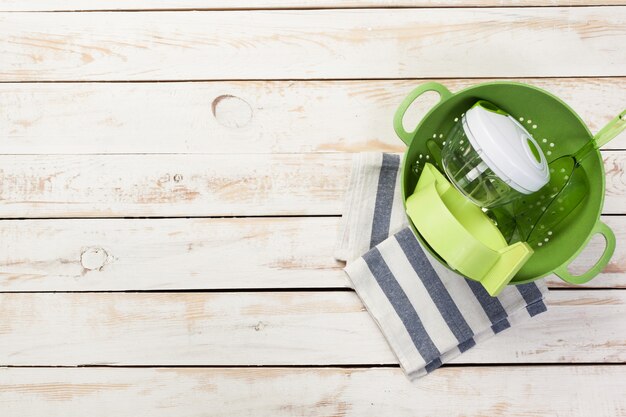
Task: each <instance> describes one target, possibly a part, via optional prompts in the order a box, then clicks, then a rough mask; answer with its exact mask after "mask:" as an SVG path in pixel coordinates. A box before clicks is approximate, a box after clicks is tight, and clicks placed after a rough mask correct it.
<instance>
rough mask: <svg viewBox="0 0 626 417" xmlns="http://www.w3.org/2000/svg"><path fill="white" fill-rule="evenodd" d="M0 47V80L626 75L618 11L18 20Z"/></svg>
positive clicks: (623, 17) (4, 23) (36, 16)
mask: <svg viewBox="0 0 626 417" xmlns="http://www.w3.org/2000/svg"><path fill="white" fill-rule="evenodd" d="M182 28H184V29H182ZM0 39H4V41H3V42H2V43H0V55H1V56H4V57H10V59H2V60H0V80H1V81H42V80H49V81H64V80H208V79H212V80H217V79H229V80H233V79H235V80H236V79H293V78H298V79H310V78H314V79H320V78H347V79H359V78H408V77H410V78H413V77H437V78H441V77H531V76H559V77H564V76H624V75H626V54H624V53H623V50H622V45H623V44H624V43H625V42H626V7H619V6H618V7H610V6H607V7H575V8H552V7H550V8H513V9H511V8H501V9H498V8H493V9H491V8H486V9H480V8H477V9H457V8H443V9H406V10H405V9H389V10H384V11H381V10H375V9H374V10H366V9H360V10H305V11H293V10H288V11H251V12H245V11H243V12H241V11H234V12H228V11H223V12H195V13H189V12H145V13H98V12H93V13H63V12H61V13H19V12H17V13H2V14H0ZM470 51H471V53H470ZM460 57H462V61H458V63H457V64H456V65H455V64H454V62H455V60H458V59H459V58H460ZM461 62H462V63H461Z"/></svg>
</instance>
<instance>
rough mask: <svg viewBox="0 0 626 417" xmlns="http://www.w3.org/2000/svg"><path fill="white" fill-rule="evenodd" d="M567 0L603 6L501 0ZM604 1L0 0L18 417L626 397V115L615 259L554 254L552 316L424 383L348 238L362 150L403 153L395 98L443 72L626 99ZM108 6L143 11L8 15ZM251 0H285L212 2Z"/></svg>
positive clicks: (558, 407) (9, 372)
mask: <svg viewBox="0 0 626 417" xmlns="http://www.w3.org/2000/svg"><path fill="white" fill-rule="evenodd" d="M569 4H573V5H577V6H580V5H598V6H602V7H574V8H566V7H539V8H534V7H533V8H525V7H510V6H564V5H569ZM608 5H626V2H624V1H622V0H605V1H596V0H551V1H549V2H543V1H540V0H514V1H511V2H506V3H504V2H501V1H500V0H464V1H462V2H457V1H453V0H389V1H387V0H339V1H337V2H330V1H327V0H319V1H315V0H262V1H259V2H251V1H250V0H236V1H224V0H178V1H175V2H174V1H172V0H152V1H150V2H148V1H146V0H125V1H120V0H108V1H106V2H103V1H102V0H93V1H85V0H66V1H59V0H30V1H17V0H0V81H2V82H1V83H0V155H1V156H0V219H9V218H10V219H15V220H0V366H2V365H5V366H6V365H10V367H9V368H1V367H0V410H2V411H1V413H2V416H4V415H7V416H11V417H13V416H19V417H29V416H33V417H39V416H46V417H49V416H63V417H72V416H79V415H80V416H84V415H90V416H96V417H97V416H107V417H109V416H113V415H114V416H138V415H149V416H155V417H158V416H164V415H168V416H170V415H176V416H182V417H187V416H200V415H202V416H206V415H220V416H222V415H229V416H231V415H232V416H243V415H254V416H261V415H272V416H289V415H313V416H317V415H319V416H322V415H324V416H326V415H333V416H348V415H350V416H351V415H354V416H362V415H375V416H381V415H400V416H402V415H408V416H414V415H415V413H416V412H418V413H421V414H425V415H433V416H438V415H442V416H450V415H459V416H461V415H462V416H489V417H491V416H507V417H508V416H524V417H528V416H532V415H563V416H584V417H588V416H594V417H595V416H600V417H604V416H621V415H623V414H624V412H625V410H626V396H625V395H624V392H626V385H625V383H624V381H625V380H626V378H625V377H626V371H625V367H624V366H623V365H620V364H623V363H624V361H625V360H626V356H625V355H626V327H625V324H624V323H625V322H624V320H623V317H624V313H625V310H626V292H624V290H619V289H617V288H620V287H624V285H625V282H626V281H625V280H624V277H625V271H626V266H625V265H626V252H625V251H626V249H625V248H626V246H624V245H623V244H622V242H623V240H624V238H625V237H624V233H626V224H624V222H625V221H626V217H623V216H622V215H624V214H626V212H625V211H624V210H625V207H626V197H625V196H626V177H625V175H624V166H625V165H626V159H625V158H626V152H623V151H621V150H624V149H626V142H625V140H626V137H624V136H622V137H621V138H619V139H616V140H615V141H614V142H611V143H610V144H609V146H607V147H606V150H605V152H604V153H603V155H604V158H605V166H606V168H607V198H606V204H605V213H607V214H613V215H612V216H605V218H604V220H605V221H606V222H607V223H608V224H609V225H610V226H611V227H613V229H614V230H616V234H617V239H618V246H617V250H616V255H615V257H614V259H613V260H612V262H611V263H610V264H609V266H608V267H607V268H606V269H605V271H604V273H603V274H602V275H601V276H600V277H599V278H598V279H596V280H594V281H592V282H591V283H589V284H587V285H586V286H584V287H582V288H577V289H572V287H571V286H567V285H564V284H562V283H560V281H559V280H557V279H556V278H555V277H550V278H549V279H548V282H549V285H550V286H552V287H556V286H560V287H561V288H559V289H558V290H554V291H552V292H551V293H550V294H549V296H548V301H547V302H548V304H549V312H548V313H546V314H544V315H541V316H539V317H537V318H535V319H533V320H529V321H528V322H527V323H525V324H524V325H522V326H519V327H516V328H514V329H510V330H508V331H506V332H503V333H502V334H500V335H498V337H495V338H492V339H491V340H490V341H488V342H486V343H484V344H480V345H479V346H477V347H475V348H474V349H472V350H471V351H469V352H467V353H466V354H464V355H462V356H461V357H460V358H458V359H457V360H456V361H455V362H454V363H453V364H451V365H449V366H447V367H444V368H443V369H440V370H438V371H437V372H435V373H434V374H432V375H430V376H428V377H427V378H425V379H422V380H420V381H419V382H418V383H417V384H416V385H411V384H409V383H408V382H407V380H406V379H405V377H404V376H403V375H402V373H401V372H400V370H399V369H398V368H397V367H395V366H394V364H395V363H396V361H395V358H394V356H393V354H392V353H391V352H390V350H389V348H388V346H387V344H386V342H385V341H384V339H383V338H382V336H381V334H380V332H379V330H378V329H377V327H376V325H375V324H374V322H373V321H372V319H371V318H370V316H369V315H368V314H367V312H366V311H365V310H364V309H363V306H362V304H361V303H360V301H359V300H358V298H357V296H356V295H355V294H354V293H353V292H352V291H349V290H346V288H347V286H348V284H347V282H346V279H345V276H344V274H343V272H342V270H341V268H342V265H341V264H340V263H338V262H336V261H335V260H334V259H333V257H332V246H333V243H334V236H335V232H336V230H337V228H338V222H339V218H338V217H337V216H338V215H339V214H340V213H341V204H342V199H343V194H344V192H345V186H346V183H347V175H348V171H349V161H350V157H351V155H350V154H351V153H354V152H361V151H388V152H402V150H403V147H402V146H401V144H400V143H399V141H398V140H397V139H396V137H395V134H394V133H393V132H392V130H391V122H390V121H391V117H392V114H393V112H394V111H395V108H396V106H397V105H398V103H399V102H400V100H401V99H402V98H403V97H404V96H405V95H406V93H407V92H408V91H410V90H411V88H412V87H413V86H415V85H417V84H419V83H421V82H424V81H425V79H426V78H429V77H430V78H436V79H439V80H440V81H441V82H442V83H444V84H446V85H447V86H449V87H450V89H451V90H452V91H457V90H459V89H461V88H463V87H465V86H468V85H471V84H473V83H475V82H479V81H482V80H483V79H488V78H492V77H496V78H511V77H535V78H532V79H527V80H526V81H528V82H530V83H532V84H536V85H538V86H541V87H544V88H546V89H548V90H549V91H552V92H554V93H555V94H557V95H558V96H559V97H561V98H563V99H564V100H565V101H566V102H568V103H569V104H571V105H572V106H573V107H574V109H575V110H577V111H578V112H579V113H580V114H581V116H582V117H583V119H584V120H585V121H586V122H587V123H588V124H589V126H590V128H591V130H592V131H597V130H598V129H599V128H600V127H601V126H602V125H603V124H604V123H606V122H607V121H608V120H609V119H610V118H612V117H613V116H614V115H615V114H616V113H617V112H619V111H621V110H622V109H623V108H624V105H625V104H626V103H625V102H624V98H625V97H626V82H625V80H626V78H624V77H625V76H626V55H625V54H623V53H622V45H624V41H625V40H626V7H609V6H608ZM406 6H413V7H418V8H409V9H398V8H403V7H406ZM428 6H440V7H441V8H437V9H432V8H421V7H428ZM463 6H464V7H463ZM492 6H496V7H495V8H494V7H492ZM370 7H381V8H379V9H370V10H366V9H364V8H370ZM382 7H392V8H396V9H385V8H382ZM103 8H104V9H106V10H122V9H126V10H139V12H132V13H124V12H111V13H108V12H107V13H100V12H89V13H86V12H85V13H79V12H71V13H64V12H61V13H40V12H35V13H19V12H18V13H14V12H13V11H16V10H30V11H33V10H34V11H42V10H47V11H55V10H101V9H103ZM249 8H252V9H272V8H279V9H286V10H274V11H272V10H265V11H261V10H240V11H236V12H228V11H207V9H249ZM335 8H339V10H333V9H335ZM342 8H347V10H341V9H342ZM352 8H355V9H352ZM145 9H151V10H170V9H176V10H177V11H163V12H146V11H145ZM191 9H205V11H202V12H192V11H184V10H191ZM295 9H298V10H295ZM302 9H306V10H302ZM318 9H319V10H318ZM321 9H328V10H321ZM141 10H143V11H141ZM446 77H463V78H462V79H456V78H452V79H447V78H446ZM550 77H552V78H550ZM555 77H558V78H555ZM564 77H569V78H564ZM572 77H578V78H572ZM337 78H339V79H337ZM364 78H366V79H364ZM372 78H374V80H372ZM477 78H480V80H479V79H477ZM298 79H299V80H300V81H298ZM95 80H102V81H120V82H114V83H110V82H90V81H95ZM133 80H134V81H158V80H160V81H172V82H165V83H156V82H146V83H143V82H142V83H138V82H127V81H133ZM198 80H202V81H199V82H196V81H198ZM228 80H231V81H228ZM232 80H235V81H232ZM237 80H239V81H237ZM280 80H283V81H280ZM39 81H47V82H46V83H39ZM49 81H52V82H49ZM59 81H68V82H59ZM77 81H81V82H77ZM82 81H86V82H82ZM189 81H194V82H189ZM431 104H432V102H429V101H428V100H426V101H424V102H420V103H419V105H418V106H417V108H416V109H415V110H416V111H415V113H421V114H423V113H424V112H425V110H426V109H427V108H428V107H429V106H430V105H431ZM414 116H415V115H414ZM321 214H325V215H332V216H333V217H319V215H321ZM268 215H271V216H276V215H278V216H285V215H290V216H296V217H277V218H268V217H263V216H268ZM301 215H308V216H315V217H297V216H301ZM129 216H139V217H141V216H155V217H172V216H175V217H178V218H154V219H139V218H124V217H129ZM186 216H200V217H201V216H254V217H242V218H185V217H186ZM258 216H261V217H258ZM66 217H72V219H64V218H66ZM92 217H119V218H110V219H109V218H99V219H94V218H92ZM23 218H25V219H26V220H18V219H23ZM32 218H40V219H37V220H35V219H32ZM602 246H603V245H602V243H601V242H597V241H594V243H593V244H592V245H591V246H590V249H589V251H588V252H586V253H584V254H583V255H582V256H581V260H580V262H579V263H578V266H577V267H576V269H575V270H576V271H577V272H581V271H582V270H583V266H584V265H588V264H590V263H591V262H592V261H593V259H594V258H595V257H597V256H598V254H599V252H600V250H601V248H602ZM298 288H311V289H314V290H309V291H297V290H296V289H298ZM613 288H614V289H613ZM260 289H264V291H258V290H260ZM273 289H276V290H280V291H272V290H273ZM286 289H289V290H286ZM112 290H113V291H116V292H107V291H112ZM144 290H159V292H144ZM174 290H177V291H174ZM188 290H196V291H188ZM203 290H212V291H210V292H206V291H203ZM226 290H228V291H226ZM242 290H243V291H242ZM15 291H18V292H15ZM19 291H22V292H21V293H20V292H19ZM54 291H80V292H77V293H72V292H69V293H68V292H64V293H63V292H62V293H54ZM83 291H87V292H83ZM603 363H606V365H601V364H603ZM356 364H358V365H360V366H361V368H350V366H351V365H356ZM505 364H506V365H505ZM529 364H532V365H533V366H526V365H529ZM542 364H550V366H543V365H542ZM591 364H593V365H591ZM609 364H610V365H609ZM63 365H67V366H72V367H73V366H76V365H87V367H77V368H59V367H58V366H63ZM94 365H96V366H98V367H93V366H94ZM137 365H140V366H142V367H141V368H134V367H133V366H137ZM187 365H191V366H193V367H191V368H180V367H178V366H187ZM244 365H254V366H253V367H241V366H244ZM272 365H273V366H282V365H287V366H289V367H287V368H276V367H271V366H272ZM311 365H314V367H306V366H311ZM338 365H339V366H340V367H337V366H338ZM380 365H383V366H382V367H380ZM475 365H480V366H475ZM109 366H115V368H112V367H109ZM212 366H216V368H213V367H212ZM257 366H259V367H257ZM318 366H319V367H318ZM326 366H330V368H325V367H326ZM196 367H197V368H196Z"/></svg>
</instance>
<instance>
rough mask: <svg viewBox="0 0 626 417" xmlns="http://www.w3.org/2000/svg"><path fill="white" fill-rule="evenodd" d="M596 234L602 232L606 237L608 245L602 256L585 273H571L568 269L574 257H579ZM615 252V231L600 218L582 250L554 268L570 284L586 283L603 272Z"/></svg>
mask: <svg viewBox="0 0 626 417" xmlns="http://www.w3.org/2000/svg"><path fill="white" fill-rule="evenodd" d="M596 234H600V235H602V236H604V239H605V240H606V245H605V247H604V252H603V253H602V256H600V259H598V261H597V262H596V264H595V265H594V266H592V267H591V268H590V269H589V270H588V271H587V272H585V273H584V274H581V275H572V274H570V272H569V271H568V270H567V267H568V266H569V265H570V264H571V263H572V261H573V260H574V259H576V258H577V257H578V255H579V254H580V252H582V250H583V249H584V248H585V247H586V246H587V245H588V244H589V241H590V240H591V238H592V237H593V236H594V235H596ZM613 252H615V234H614V233H613V230H611V228H610V227H609V226H607V225H606V224H604V223H603V222H602V221H601V220H598V222H597V223H596V225H595V226H594V227H593V230H592V231H591V233H590V234H589V237H588V238H587V241H586V242H585V244H584V245H582V247H581V248H580V250H579V251H578V252H576V254H575V255H574V257H573V258H572V259H569V260H568V261H567V262H565V263H564V264H563V265H561V266H559V267H558V268H556V269H555V270H554V273H555V274H556V275H557V276H558V277H559V278H561V279H562V280H563V281H565V282H569V283H570V284H584V283H585V282H588V281H590V280H591V279H592V278H594V277H595V276H596V275H598V274H599V273H600V272H602V270H603V269H604V267H605V266H606V265H607V264H608V263H609V261H610V260H611V256H613Z"/></svg>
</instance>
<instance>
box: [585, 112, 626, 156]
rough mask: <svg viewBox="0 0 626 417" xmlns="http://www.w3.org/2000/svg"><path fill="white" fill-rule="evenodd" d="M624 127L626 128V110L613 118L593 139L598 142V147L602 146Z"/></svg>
mask: <svg viewBox="0 0 626 417" xmlns="http://www.w3.org/2000/svg"><path fill="white" fill-rule="evenodd" d="M624 129H626V110H624V111H623V112H621V113H620V114H619V115H618V116H617V117H615V118H614V119H613V120H611V121H610V122H609V123H608V124H607V125H606V126H604V127H603V128H602V129H601V130H600V131H599V132H598V133H597V134H596V135H595V136H594V137H593V141H594V142H595V143H596V148H600V147H602V146H604V145H606V144H607V143H609V142H610V141H611V140H612V139H613V138H615V136H617V135H619V134H620V133H621V132H622V131H623V130H624Z"/></svg>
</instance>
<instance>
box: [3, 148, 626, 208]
mask: <svg viewBox="0 0 626 417" xmlns="http://www.w3.org/2000/svg"><path fill="white" fill-rule="evenodd" d="M603 155H604V158H605V166H606V171H607V172H606V175H607V180H606V187H607V191H606V201H605V205H604V213H605V214H625V213H626V211H625V209H626V192H624V189H625V187H626V176H624V167H625V166H626V152H620V151H606V152H604V153H603ZM350 167H351V155H350V154H345V153H328V154H274V155H258V154H257V155H255V154H240V155H221V154H220V155H182V154H179V155H165V154H163V155H84V156H83V155H69V156H68V155H2V156H0V201H1V202H2V204H0V217H3V218H37V217H124V216H256V215H287V214H288V215H321V214H330V215H340V214H341V212H342V209H343V198H344V193H345V190H346V187H347V185H348V176H349V173H350Z"/></svg>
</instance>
